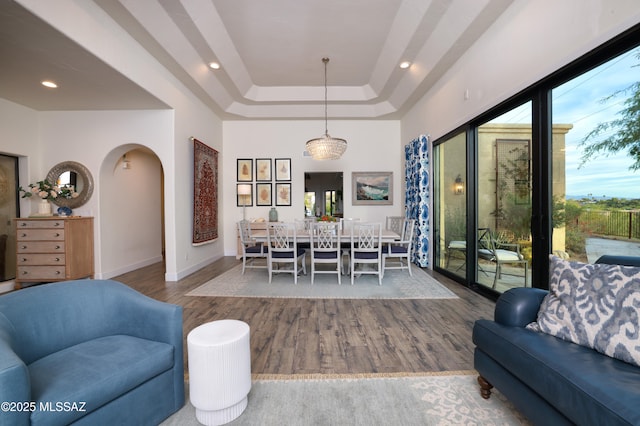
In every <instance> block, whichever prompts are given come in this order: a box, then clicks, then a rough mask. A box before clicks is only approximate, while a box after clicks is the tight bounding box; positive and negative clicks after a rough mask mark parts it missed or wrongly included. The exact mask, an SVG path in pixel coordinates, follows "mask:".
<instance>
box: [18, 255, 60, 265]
mask: <svg viewBox="0 0 640 426" xmlns="http://www.w3.org/2000/svg"><path fill="white" fill-rule="evenodd" d="M20 265H43V266H45V265H46V266H49V265H53V266H56V265H62V266H64V265H65V259H64V254H56V253H52V254H19V255H18V266H20Z"/></svg>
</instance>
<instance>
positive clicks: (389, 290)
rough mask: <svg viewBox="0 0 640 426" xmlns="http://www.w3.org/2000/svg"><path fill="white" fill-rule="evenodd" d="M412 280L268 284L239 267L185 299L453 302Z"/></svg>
mask: <svg viewBox="0 0 640 426" xmlns="http://www.w3.org/2000/svg"><path fill="white" fill-rule="evenodd" d="M412 272H413V276H412V277H411V276H409V274H408V273H407V271H402V270H390V271H387V272H385V274H384V279H383V280H382V285H378V278H377V277H376V276H374V275H362V276H359V277H356V279H355V280H354V285H351V279H350V277H349V276H343V277H342V285H338V279H337V276H336V275H328V274H320V275H316V276H315V278H314V283H313V285H311V273H310V269H309V268H307V275H300V276H299V277H298V284H297V285H296V284H294V283H293V276H292V274H290V273H289V274H274V276H273V280H272V281H271V283H269V274H268V273H267V271H266V269H247V270H246V271H245V273H244V275H243V274H242V265H238V266H235V267H233V268H232V269H230V270H228V271H227V272H225V273H223V274H221V275H219V276H217V277H216V278H214V279H212V280H210V281H208V282H206V283H204V284H203V285H201V286H200V287H198V288H196V289H194V290H192V291H190V292H189V293H187V296H212V297H260V298H265V297H266V298H268V297H275V298H294V299H457V298H458V296H456V295H455V294H454V293H453V292H451V291H450V290H449V289H448V288H446V287H445V286H443V285H442V284H440V283H439V282H438V281H436V280H435V279H434V278H432V277H431V276H430V275H428V274H427V273H426V272H425V271H423V270H422V269H420V268H417V267H416V268H413V269H412Z"/></svg>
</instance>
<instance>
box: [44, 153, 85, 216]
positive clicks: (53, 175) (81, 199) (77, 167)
mask: <svg viewBox="0 0 640 426" xmlns="http://www.w3.org/2000/svg"><path fill="white" fill-rule="evenodd" d="M64 172H75V173H77V174H78V175H79V176H80V177H81V179H82V191H80V195H79V196H78V197H76V198H60V199H56V200H53V201H52V202H53V203H54V204H55V205H57V206H60V207H69V208H70V209H75V208H78V207H80V206H83V205H85V204H86V202H87V201H89V199H90V198H91V194H93V176H91V172H90V171H89V169H87V168H86V167H85V166H83V165H82V164H80V163H78V162H75V161H63V162H62V163H58V164H56V165H55V166H53V167H52V168H51V170H49V173H48V174H47V180H48V181H49V182H51V183H55V182H57V181H58V178H59V177H60V175H61V174H62V173H64Z"/></svg>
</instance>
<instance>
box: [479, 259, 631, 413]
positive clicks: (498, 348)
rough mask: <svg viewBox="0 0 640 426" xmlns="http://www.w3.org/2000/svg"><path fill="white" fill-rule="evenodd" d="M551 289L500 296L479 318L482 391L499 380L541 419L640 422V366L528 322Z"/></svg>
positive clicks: (616, 261) (620, 261) (519, 405)
mask: <svg viewBox="0 0 640 426" xmlns="http://www.w3.org/2000/svg"><path fill="white" fill-rule="evenodd" d="M597 263H607V264H622V265H629V266H640V258H632V257H620V256H604V257H603V258H600V259H599V260H598V261H597ZM547 293H548V292H547V291H545V290H541V289H535V288H515V289H511V290H509V291H507V292H505V293H504V294H502V295H501V296H500V298H499V299H498V301H497V303H496V307H495V314H494V320H493V321H490V320H478V321H476V323H475V325H474V328H473V342H474V343H475V345H476V349H475V353H474V366H475V369H476V370H477V371H478V373H479V374H480V376H479V377H478V382H479V384H480V388H481V393H482V396H483V397H484V398H489V397H490V394H491V389H492V387H493V386H495V387H496V388H497V389H498V390H499V391H500V392H501V393H502V394H504V395H505V396H506V397H507V398H508V399H509V400H510V401H511V402H512V403H513V404H514V405H515V406H516V407H517V408H518V409H519V410H520V411H521V412H522V413H523V414H524V415H525V416H526V417H527V418H528V419H530V420H531V421H532V422H533V423H534V424H537V425H538V424H539V425H551V424H553V425H563V424H579V425H608V426H610V425H639V424H640V367H638V366H637V365H634V364H632V363H627V362H624V361H621V360H618V359H615V358H612V357H610V356H607V355H604V354H602V353H600V352H597V351H596V350H594V349H590V348H588V347H585V346H582V345H578V344H575V343H571V342H568V341H566V340H562V339H560V338H557V337H555V336H552V335H549V334H545V333H540V332H536V331H531V330H529V329H526V328H525V326H527V325H528V324H530V323H532V322H534V321H536V320H537V315H538V311H539V309H540V305H541V303H542V302H543V299H544V298H545V296H546V295H547ZM636 310H637V307H636ZM636 339H637V337H636ZM636 348H637V347H636Z"/></svg>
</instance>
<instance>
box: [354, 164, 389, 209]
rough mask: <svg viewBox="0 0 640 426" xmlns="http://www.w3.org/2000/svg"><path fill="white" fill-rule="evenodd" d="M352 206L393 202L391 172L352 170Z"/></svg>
mask: <svg viewBox="0 0 640 426" xmlns="http://www.w3.org/2000/svg"><path fill="white" fill-rule="evenodd" d="M351 198H352V203H353V205H354V206H358V205H360V206H363V205H387V204H393V172H352V173H351Z"/></svg>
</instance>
